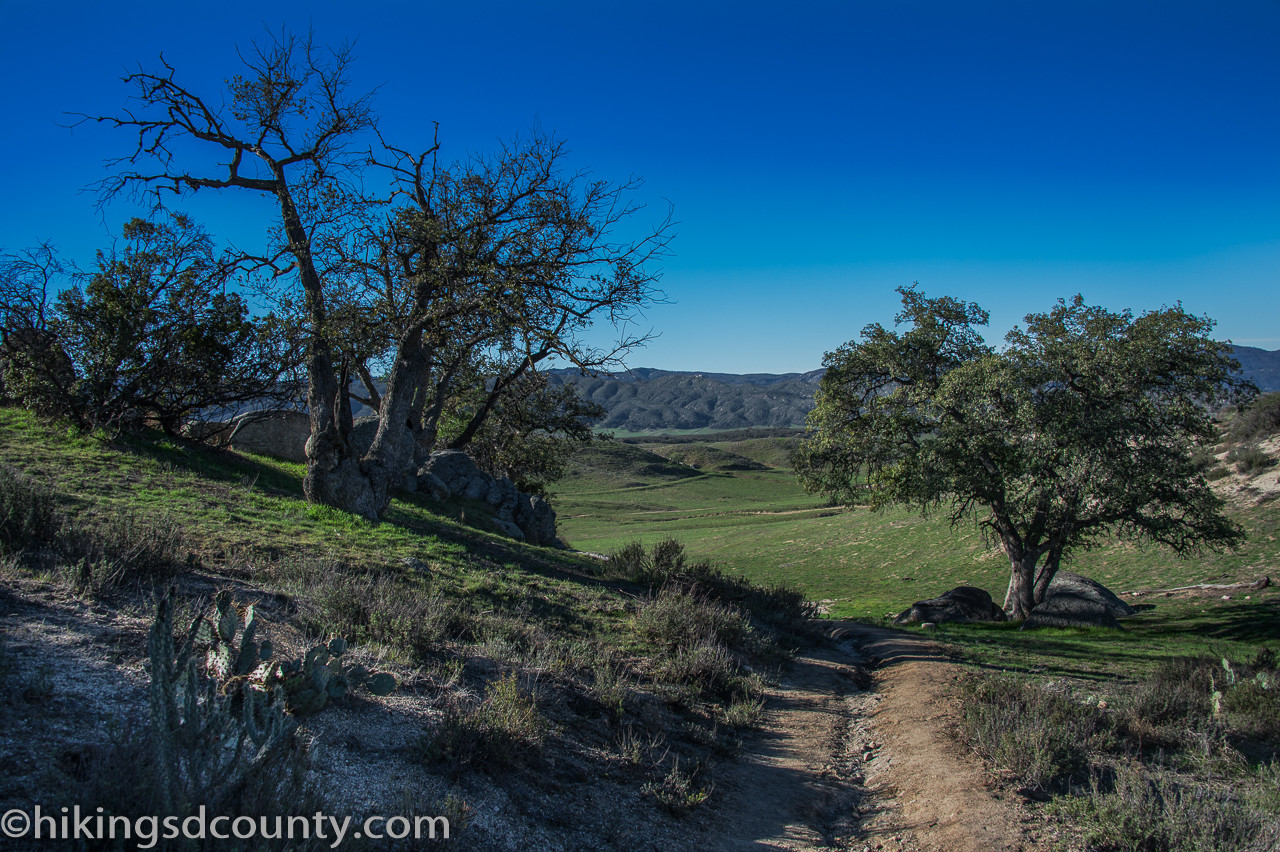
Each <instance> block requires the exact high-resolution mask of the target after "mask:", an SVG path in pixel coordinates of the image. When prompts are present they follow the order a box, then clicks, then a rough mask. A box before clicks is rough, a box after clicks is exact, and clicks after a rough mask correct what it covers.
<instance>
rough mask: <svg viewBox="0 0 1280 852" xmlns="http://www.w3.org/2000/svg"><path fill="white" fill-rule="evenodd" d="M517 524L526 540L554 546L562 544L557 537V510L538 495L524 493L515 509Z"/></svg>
mask: <svg viewBox="0 0 1280 852" xmlns="http://www.w3.org/2000/svg"><path fill="white" fill-rule="evenodd" d="M515 522H516V526H518V527H520V529H521V530H522V531H523V532H524V537H525V541H528V542H529V543H530V544H540V545H543V546H547V547H554V546H558V545H559V544H560V539H559V538H557V537H556V512H555V509H552V508H551V504H550V503H548V502H547V501H546V500H544V499H542V498H541V497H538V496H536V495H529V494H522V495H521V496H520V502H519V503H518V504H517V505H516V511H515Z"/></svg>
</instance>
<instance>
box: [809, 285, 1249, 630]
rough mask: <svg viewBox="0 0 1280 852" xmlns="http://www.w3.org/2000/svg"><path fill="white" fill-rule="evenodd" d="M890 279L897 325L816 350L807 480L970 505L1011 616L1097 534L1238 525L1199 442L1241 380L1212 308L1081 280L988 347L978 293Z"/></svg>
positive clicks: (1192, 535)
mask: <svg viewBox="0 0 1280 852" xmlns="http://www.w3.org/2000/svg"><path fill="white" fill-rule="evenodd" d="M899 292H900V293H901V294H902V312H901V313H900V314H899V315H898V317H897V321H898V325H899V327H900V328H901V330H897V329H895V330H890V329H886V328H884V327H882V326H881V325H879V324H873V325H869V326H867V327H866V328H865V329H863V332H862V338H861V340H859V341H853V342H850V343H848V344H846V345H844V346H842V347H841V348H840V349H838V350H836V351H835V352H831V353H828V354H827V356H826V359H825V365H826V367H827V371H826V373H825V374H824V376H823V377H822V379H821V382H820V385H819V391H818V395H817V407H816V408H815V409H814V411H813V413H812V414H811V416H810V421H809V426H810V435H809V436H808V437H807V439H806V440H805V441H804V443H803V444H802V447H801V449H800V450H799V452H798V454H797V458H796V462H797V469H798V471H799V474H800V477H801V480H802V482H803V483H804V484H805V485H806V486H807V487H808V488H809V489H811V490H814V491H820V492H824V493H827V494H829V495H831V496H833V497H835V498H837V499H839V500H842V501H845V502H850V503H853V502H861V501H866V502H869V503H870V505H871V506H872V507H873V508H881V507H885V506H889V505H905V506H908V507H912V508H915V509H919V510H924V511H927V510H931V509H937V508H941V509H942V510H943V511H944V512H945V513H946V515H947V517H948V518H949V519H950V521H951V523H952V524H953V525H956V524H959V523H961V522H964V521H966V520H976V522H977V523H978V524H979V526H980V527H981V528H982V529H983V531H984V532H986V533H987V534H989V536H990V538H992V539H993V540H994V541H995V542H998V543H999V545H1000V546H1001V547H1002V548H1003V550H1004V553H1005V555H1006V556H1007V558H1008V560H1009V565H1010V583H1009V591H1008V594H1007V596H1006V599H1005V609H1006V610H1008V611H1009V612H1010V614H1011V615H1012V616H1013V617H1015V618H1025V617H1026V615H1027V614H1028V613H1029V612H1030V611H1031V609H1032V608H1034V607H1035V606H1036V604H1038V603H1040V602H1041V601H1042V600H1043V599H1044V597H1045V594H1046V591H1047V589H1048V586H1049V584H1050V582H1052V580H1053V577H1054V574H1055V573H1056V572H1057V570H1058V568H1059V566H1060V564H1061V562H1062V561H1063V560H1064V559H1065V558H1068V557H1069V556H1070V554H1071V553H1072V552H1073V551H1075V550H1080V549H1087V548H1089V547H1091V546H1093V545H1095V544H1097V543H1098V542H1100V541H1103V540H1105V539H1107V538H1109V537H1119V538H1121V539H1130V540H1135V541H1148V542H1154V543H1157V544H1161V545H1165V546H1167V547H1169V548H1171V549H1172V550H1173V551H1174V552H1176V553H1178V554H1189V553H1194V552H1197V551H1199V550H1200V549H1202V548H1221V547H1231V546H1234V545H1236V544H1238V543H1239V542H1240V541H1241V540H1242V536H1243V532H1242V530H1241V529H1240V527H1239V526H1238V525H1237V524H1235V523H1234V522H1232V521H1231V520H1229V519H1228V518H1227V517H1226V516H1225V515H1224V514H1223V512H1222V501H1221V500H1220V499H1219V498H1218V497H1217V496H1215V495H1214V493H1213V491H1212V490H1211V489H1210V487H1209V485H1208V484H1207V482H1206V481H1205V479H1204V476H1203V475H1202V473H1201V472H1200V471H1199V469H1198V467H1197V465H1196V463H1195V461H1194V459H1193V453H1194V451H1195V449H1196V447H1197V446H1199V445H1203V444H1205V443H1207V442H1210V441H1211V440H1212V438H1213V428H1214V427H1213V423H1212V420H1211V417H1210V409H1209V407H1208V406H1209V404H1210V403H1212V402H1213V401H1215V400H1219V399H1222V398H1223V397H1224V395H1227V394H1247V393H1248V392H1249V391H1250V386H1249V384H1248V383H1247V382H1244V381H1243V380H1242V379H1241V378H1240V377H1239V375H1238V366H1239V365H1238V364H1237V363H1236V362H1235V361H1234V360H1233V359H1232V357H1231V349H1230V346H1229V345H1228V344H1225V343H1220V342H1217V341H1214V340H1212V339H1210V337H1209V332H1210V330H1211V329H1212V326H1213V323H1212V322H1211V321H1210V320H1208V319H1207V318H1204V317H1197V316H1193V315H1191V314H1189V313H1187V312H1186V311H1184V310H1183V309H1182V308H1181V306H1175V307H1172V308H1163V309H1161V310H1157V311H1149V312H1146V313H1143V314H1141V315H1138V316H1134V315H1133V314H1132V313H1131V312H1129V311H1122V312H1119V313H1115V312H1111V311H1108V310H1105V309H1103V308H1100V307H1094V306H1088V305H1086V304H1084V302H1083V300H1082V298H1081V297H1080V296H1076V297H1075V298H1074V299H1072V300H1071V301H1070V302H1066V301H1059V303H1058V304H1057V305H1056V306H1055V307H1053V308H1052V309H1051V310H1049V311H1047V312H1044V313H1038V314H1031V315H1029V316H1027V318H1026V326H1025V328H1017V327H1015V328H1014V330H1013V331H1011V332H1010V333H1009V334H1008V336H1007V337H1006V341H1005V343H1006V345H1005V346H1004V347H1003V348H1001V349H996V348H994V347H992V346H989V345H987V344H986V343H985V342H984V341H983V339H982V337H981V336H980V335H979V333H978V331H977V329H978V327H980V326H982V325H985V324H986V322H987V318H988V315H987V313H986V312H985V311H984V310H982V309H981V308H980V307H979V306H978V305H976V304H973V303H964V302H962V301H959V300H956V299H951V298H938V299H928V298H925V296H924V294H923V293H921V292H919V291H918V290H917V289H916V288H915V287H914V286H913V287H909V288H902V289H900V290H899Z"/></svg>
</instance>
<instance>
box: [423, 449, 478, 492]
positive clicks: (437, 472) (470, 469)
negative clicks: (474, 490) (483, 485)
mask: <svg viewBox="0 0 1280 852" xmlns="http://www.w3.org/2000/svg"><path fill="white" fill-rule="evenodd" d="M425 474H431V475H432V476H435V477H436V479H438V480H439V481H440V482H441V483H442V484H443V485H444V487H445V488H446V489H447V490H448V492H449V494H450V495H459V496H461V495H462V494H464V493H466V491H467V486H468V485H470V483H471V481H472V480H473V479H475V478H476V477H482V476H484V474H483V473H481V472H480V468H478V467H476V463H475V462H474V461H472V459H471V456H469V455H467V454H466V453H464V452H463V451H462V450H441V451H440V452H437V453H432V454H431V458H429V459H427V463H426V464H424V465H423V466H422V467H420V468H419V469H418V485H419V487H422V478H423V476H424V475H425ZM486 493H487V492H486Z"/></svg>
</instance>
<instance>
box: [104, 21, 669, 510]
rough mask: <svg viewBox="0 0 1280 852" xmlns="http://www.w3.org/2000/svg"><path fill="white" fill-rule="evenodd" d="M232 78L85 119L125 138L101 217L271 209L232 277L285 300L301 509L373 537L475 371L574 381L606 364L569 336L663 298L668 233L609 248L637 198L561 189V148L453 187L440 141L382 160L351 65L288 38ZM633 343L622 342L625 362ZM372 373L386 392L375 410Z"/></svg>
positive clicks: (490, 165) (384, 154)
mask: <svg viewBox="0 0 1280 852" xmlns="http://www.w3.org/2000/svg"><path fill="white" fill-rule="evenodd" d="M242 59H243V62H244V68H243V69H242V73H241V74H239V75H237V76H234V77H232V78H231V79H230V80H229V81H228V85H227V91H226V92H223V93H215V94H214V95H213V96H212V97H206V96H202V95H199V94H197V93H195V92H193V91H191V90H190V89H188V88H187V87H185V86H184V85H182V84H181V83H180V82H179V81H178V80H177V79H176V72H175V70H174V68H173V67H172V66H171V65H169V64H168V63H165V62H164V61H163V59H162V60H161V63H162V67H161V68H160V69H159V70H155V71H148V70H139V71H137V72H135V73H133V74H130V75H128V76H127V77H126V78H125V82H126V83H127V84H129V85H132V86H134V87H135V94H134V98H133V102H132V103H131V104H130V106H129V108H128V109H127V110H126V111H124V112H122V113H120V114H117V115H114V116H90V117H86V120H93V121H99V122H104V123H107V124H109V125H112V126H115V127H117V128H120V129H123V130H126V131H130V132H132V134H133V136H134V141H135V144H134V146H133V149H132V151H131V152H130V153H129V154H128V155H126V156H125V157H123V158H121V159H119V160H118V161H116V163H115V169H114V175H113V176H112V177H111V178H110V179H109V180H108V181H107V182H106V183H105V184H104V186H103V191H104V197H106V198H110V197H113V196H114V195H116V194H119V193H121V192H134V193H140V194H142V195H144V196H147V197H149V198H150V199H151V200H152V201H153V202H154V203H155V204H158V205H163V204H164V203H166V202H167V200H168V199H169V198H171V197H174V196H182V195H186V194H188V193H192V192H198V191H202V190H216V191H224V190H232V191H236V192H250V193H260V194H265V195H266V196H267V197H269V198H271V199H272V200H273V201H274V202H275V206H276V209H277V214H278V221H277V223H276V224H277V227H276V228H275V230H274V239H273V241H272V247H271V248H270V249H269V250H268V251H267V252H265V253H262V254H260V255H259V256H257V257H249V256H248V255H246V256H244V257H243V258H242V262H243V263H246V264H250V265H253V266H255V267H256V268H259V269H269V270H271V271H272V273H273V274H274V275H275V276H276V278H277V280H278V281H280V282H283V283H284V284H285V287H284V289H283V291H282V292H281V294H280V295H281V305H282V310H284V311H285V313H286V315H287V316H290V317H292V318H296V319H297V320H298V324H299V325H300V327H302V328H303V329H304V330H305V349H306V352H305V356H306V365H307V374H308V392H307V405H308V410H309V413H310V418H311V436H310V438H309V440H308V441H307V445H306V455H307V474H306V478H305V479H304V490H305V492H306V495H307V498H308V499H309V500H311V501H313V502H319V503H324V504H327V505H331V506H336V507H339V508H342V509H345V510H347V511H351V512H354V513H357V514H360V515H363V516H365V517H367V518H374V517H376V516H378V515H379V514H380V513H381V512H382V511H383V510H384V509H385V508H386V507H387V505H388V503H389V501H390V497H391V492H392V490H394V488H396V487H397V486H398V485H399V484H400V483H401V482H402V481H403V476H404V473H405V471H406V470H408V469H410V468H411V466H412V465H413V463H414V460H415V458H416V457H419V456H420V455H421V453H422V452H423V450H424V448H426V447H429V446H430V445H431V444H433V443H434V440H435V433H436V431H437V430H436V423H437V421H438V414H439V411H438V409H437V406H441V405H443V400H445V399H447V397H448V396H449V395H450V392H451V391H452V390H454V388H453V387H452V385H451V384H450V382H451V381H452V380H453V379H452V375H453V373H455V372H460V371H462V370H464V368H466V366H467V364H468V363H471V362H472V361H473V359H474V356H475V354H476V353H477V352H482V351H495V350H497V351H502V350H504V349H507V350H510V349H512V348H513V347H515V346H516V343H515V342H516V341H525V342H527V343H528V344H529V346H528V359H516V360H515V361H513V362H511V363H514V364H515V367H516V369H519V370H522V371H527V370H528V369H529V368H530V367H529V365H527V364H526V365H525V366H523V367H522V366H521V365H522V364H525V361H526V360H529V361H535V362H536V360H537V359H540V358H545V357H550V356H551V355H552V354H555V355H558V356H560V357H561V358H563V359H564V360H567V361H569V362H571V363H578V364H580V365H581V366H584V367H589V366H591V365H592V364H594V363H604V362H606V361H607V358H608V357H609V355H608V353H603V354H602V353H595V352H589V351H587V350H586V348H585V347H583V346H582V345H581V344H580V341H579V332H580V331H581V330H582V329H583V328H585V327H586V326H587V325H589V324H590V323H592V322H593V321H595V320H597V319H604V320H606V321H608V322H611V323H614V324H615V325H616V326H618V327H621V326H623V325H625V323H626V322H627V321H628V320H629V319H631V318H632V316H633V315H634V313H635V312H636V311H637V310H639V309H640V308H642V307H643V306H645V305H646V304H647V303H649V302H650V301H651V300H652V299H654V298H655V296H656V289H655V282H656V280H657V273H656V272H654V271H652V270H651V269H648V268H647V266H648V264H649V263H650V262H651V261H653V260H654V258H656V257H657V256H659V255H661V254H662V253H663V250H664V248H665V246H666V244H667V241H668V240H669V232H668V228H669V220H668V221H667V222H663V223H661V224H659V225H658V226H656V227H655V228H653V229H640V230H639V232H638V233H639V236H638V237H637V238H635V239H619V238H618V237H617V236H615V235H614V232H615V231H616V230H619V228H620V226H621V225H623V224H627V220H629V219H630V218H631V217H632V216H633V214H635V213H636V212H637V210H638V208H637V207H635V206H634V205H632V204H631V203H630V202H629V201H628V195H629V194H630V192H631V190H632V189H634V186H635V184H634V183H624V184H620V185H615V184H610V183H607V182H604V181H598V180H591V179H588V178H587V177H586V176H585V175H583V174H581V173H574V172H568V171H567V170H566V169H565V166H564V156H565V149H564V147H563V145H562V144H561V143H557V142H554V141H553V140H549V139H546V138H543V137H538V136H535V137H533V138H531V139H529V140H526V141H525V142H523V143H519V144H516V145H513V146H511V147H509V148H506V149H503V150H502V151H500V152H499V153H498V154H497V155H495V156H493V157H490V158H487V159H475V160H470V161H464V162H460V163H457V164H454V165H452V166H445V167H442V166H440V165H439V161H438V156H437V155H438V151H439V145H438V144H437V143H436V141H435V140H434V139H433V140H431V142H430V144H428V145H426V146H424V147H425V151H423V152H422V153H417V154H410V153H409V150H408V149H405V148H397V147H395V146H392V145H389V144H386V143H385V142H384V141H383V140H382V138H381V137H380V135H378V133H377V128H376V117H375V115H374V112H373V109H372V106H371V102H370V97H369V96H368V95H361V94H354V93H353V92H352V91H351V84H350V68H351V62H352V58H351V53H350V51H349V50H348V49H345V48H344V49H340V50H327V49H324V48H322V47H319V46H317V45H315V44H313V43H312V42H311V41H310V39H309V38H307V39H298V38H295V37H293V36H290V35H288V34H281V35H280V36H277V37H275V38H272V39H270V40H269V41H268V42H265V43H261V44H256V45H254V46H253V48H252V49H251V50H248V51H245V52H244V53H243V54H242ZM415 150H420V149H415ZM378 176H381V177H383V178H385V181H382V182H381V183H380V182H379V181H378ZM379 186H381V189H380V190H379V189H378V187H379ZM634 342H636V341H634V340H627V339H625V338H624V339H623V340H622V341H620V343H619V347H620V351H621V350H625V349H626V348H628V346H629V345H632V344H633V343H634ZM370 364H377V365H379V367H380V372H382V373H383V374H384V375H385V388H384V389H383V390H381V392H378V391H377V390H376V389H375V388H374V385H375V384H376V383H375V382H373V381H372V376H371V372H372V370H371V369H370ZM355 377H359V378H362V379H365V382H364V384H365V385H366V387H365V390H366V392H368V398H370V399H371V400H372V399H373V398H374V397H375V396H376V403H377V405H376V407H377V412H378V418H379V423H378V429H377V433H376V436H375V437H374V439H373V442H372V444H371V446H370V447H369V448H368V450H367V451H362V450H361V449H360V448H359V447H358V445H357V443H356V442H355V441H354V434H353V433H354V423H353V418H352V405H351V397H350V388H351V386H352V379H353V378H355ZM500 383H501V382H500ZM490 409H491V410H492V406H491V407H490ZM479 425H482V424H477V428H478V426H479ZM406 427H407V428H406Z"/></svg>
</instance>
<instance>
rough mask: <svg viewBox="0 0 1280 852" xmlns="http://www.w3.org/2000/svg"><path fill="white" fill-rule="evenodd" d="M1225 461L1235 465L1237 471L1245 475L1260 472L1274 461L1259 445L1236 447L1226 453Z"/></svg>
mask: <svg viewBox="0 0 1280 852" xmlns="http://www.w3.org/2000/svg"><path fill="white" fill-rule="evenodd" d="M1227 461H1228V462H1230V463H1231V464H1233V465H1235V468H1236V472H1237V473H1243V474H1245V475H1247V476H1251V475H1253V474H1257V473H1261V472H1262V471H1264V470H1266V469H1267V468H1269V467H1271V466H1272V465H1274V464H1275V463H1276V460H1275V459H1273V458H1272V457H1271V456H1269V455H1267V454H1266V452H1265V451H1264V450H1263V449H1262V448H1261V447H1236V448H1235V449H1233V450H1232V451H1231V452H1229V453H1227Z"/></svg>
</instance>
